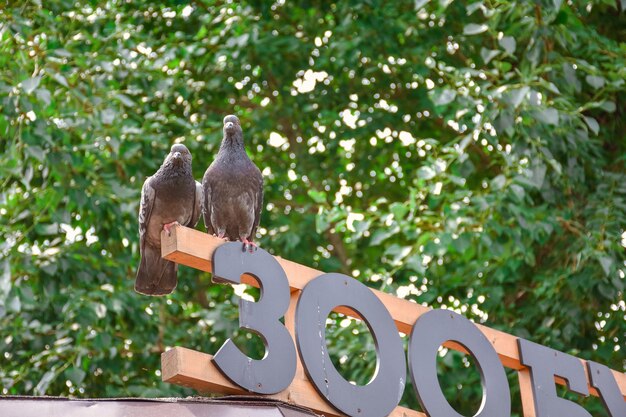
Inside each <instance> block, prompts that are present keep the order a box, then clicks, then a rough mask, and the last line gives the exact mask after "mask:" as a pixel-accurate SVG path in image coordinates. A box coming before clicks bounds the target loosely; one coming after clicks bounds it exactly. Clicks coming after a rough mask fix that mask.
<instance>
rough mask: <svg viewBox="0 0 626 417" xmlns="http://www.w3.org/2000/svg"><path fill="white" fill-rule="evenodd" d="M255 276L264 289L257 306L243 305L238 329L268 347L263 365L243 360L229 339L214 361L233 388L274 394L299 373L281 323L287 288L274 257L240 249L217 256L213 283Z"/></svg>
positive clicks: (228, 247)
mask: <svg viewBox="0 0 626 417" xmlns="http://www.w3.org/2000/svg"><path fill="white" fill-rule="evenodd" d="M243 274H249V275H252V276H254V277H255V278H256V279H257V281H258V282H259V284H260V286H261V297H260V298H259V300H258V301H257V302H250V301H246V300H239V326H240V327H241V328H244V329H248V330H250V331H253V332H255V333H257V334H258V335H259V336H260V337H261V339H263V344H264V345H265V356H264V357H263V359H260V360H255V359H251V358H249V357H247V356H246V355H244V354H243V353H242V352H241V351H240V350H239V348H238V347H237V346H236V345H235V344H234V343H233V341H232V340H231V339H228V340H227V341H226V342H225V343H224V344H223V345H222V347H221V348H220V350H219V351H218V352H217V353H216V354H215V356H214V358H213V361H214V362H215V365H217V367H218V368H219V369H220V371H221V372H222V373H223V374H224V375H225V376H226V377H227V378H228V379H230V380H231V381H232V382H234V383H235V384H237V385H239V386H240V387H242V388H245V389H247V390H248V391H251V392H256V393H259V394H275V393H277V392H280V391H282V390H284V389H285V388H287V387H288V386H289V384H290V383H291V381H292V380H293V377H294V375H295V373H296V349H295V346H294V344H293V340H292V339H291V336H290V334H289V332H288V331H287V329H286V328H285V326H284V325H283V324H282V323H281V322H280V321H279V319H280V318H281V317H283V316H284V315H285V312H286V311H287V308H288V306H289V282H288V281H287V276H286V275H285V271H284V270H283V269H282V267H281V266H280V264H279V263H278V262H277V261H276V259H274V257H273V256H272V255H270V254H269V253H267V252H266V251H264V250H262V249H259V250H257V251H256V252H254V253H247V252H242V251H241V243H235V242H231V243H226V244H224V245H222V246H220V247H219V248H217V249H216V250H215V252H214V254H213V280H214V281H215V282H228V283H233V284H240V283H241V276H242V275H243Z"/></svg>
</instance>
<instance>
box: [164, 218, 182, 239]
mask: <svg viewBox="0 0 626 417" xmlns="http://www.w3.org/2000/svg"><path fill="white" fill-rule="evenodd" d="M174 226H180V223H178V222H177V221H173V222H171V223H166V224H164V225H163V230H165V231H166V232H167V235H168V236H172V232H171V230H170V229H171V228H172V227H174Z"/></svg>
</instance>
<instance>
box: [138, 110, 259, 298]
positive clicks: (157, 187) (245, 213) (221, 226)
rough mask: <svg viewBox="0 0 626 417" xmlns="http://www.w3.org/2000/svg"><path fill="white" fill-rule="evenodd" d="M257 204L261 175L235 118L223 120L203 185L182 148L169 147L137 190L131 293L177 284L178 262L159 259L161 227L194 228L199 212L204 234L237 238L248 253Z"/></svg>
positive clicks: (157, 291) (170, 288)
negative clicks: (134, 272) (137, 255)
mask: <svg viewBox="0 0 626 417" xmlns="http://www.w3.org/2000/svg"><path fill="white" fill-rule="evenodd" d="M262 205H263V176H262V175H261V171H259V169H258V168H257V167H256V165H254V163H253V162H252V161H251V160H250V158H248V155H247V154H246V150H245V147H244V144H243V132H242V130H241V125H240V124H239V119H238V118H237V117H236V116H232V115H229V116H226V117H225V118H224V138H223V139H222V144H221V146H220V149H219V152H218V153H217V156H216V157H215V160H214V161H213V163H212V164H211V165H210V166H209V168H207V170H206V172H205V173H204V177H203V178H202V184H200V183H199V182H198V181H196V180H195V179H194V178H193V173H192V171H191V153H190V152H189V150H188V149H187V147H185V145H182V144H176V145H174V146H172V149H171V150H170V153H169V154H168V155H167V157H166V158H165V161H164V162H163V165H161V167H160V168H159V170H158V171H157V172H156V173H155V174H154V175H153V176H151V177H148V178H147V179H146V181H145V182H144V184H143V188H142V189H141V203H140V207H139V241H140V253H141V262H140V264H139V269H138V270H137V278H136V280H135V291H137V292H139V293H142V294H146V295H165V294H169V293H171V292H172V291H174V288H176V283H177V277H176V273H177V270H178V265H177V264H176V263H174V262H171V261H168V260H165V259H163V258H161V231H162V230H165V231H167V232H168V233H169V231H170V228H171V227H173V226H174V225H176V224H180V225H183V226H187V227H195V225H196V224H197V223H198V219H199V218H200V212H202V214H203V217H204V224H205V226H206V228H207V232H208V233H209V234H214V235H216V236H218V237H220V238H222V239H226V240H233V241H234V240H240V241H241V242H243V250H244V251H246V250H249V251H250V252H252V251H253V250H255V249H256V244H255V243H254V242H253V238H254V235H255V233H256V229H257V227H258V225H259V218H260V216H261V207H262Z"/></svg>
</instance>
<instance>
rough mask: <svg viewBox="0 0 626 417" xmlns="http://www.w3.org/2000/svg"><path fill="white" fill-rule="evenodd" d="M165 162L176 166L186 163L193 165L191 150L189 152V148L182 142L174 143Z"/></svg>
mask: <svg viewBox="0 0 626 417" xmlns="http://www.w3.org/2000/svg"><path fill="white" fill-rule="evenodd" d="M165 163H166V164H168V165H170V164H172V165H175V166H181V165H185V164H189V165H191V152H189V149H187V147H186V146H185V145H183V144H182V143H177V144H175V145H172V149H170V153H169V155H167V158H166V159H165Z"/></svg>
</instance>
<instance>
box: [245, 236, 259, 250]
mask: <svg viewBox="0 0 626 417" xmlns="http://www.w3.org/2000/svg"><path fill="white" fill-rule="evenodd" d="M242 242H243V249H242V252H245V251H248V252H250V253H254V252H256V251H257V250H258V249H259V247H258V246H257V244H256V243H254V242H253V241H251V240H248V239H243V240H242Z"/></svg>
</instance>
